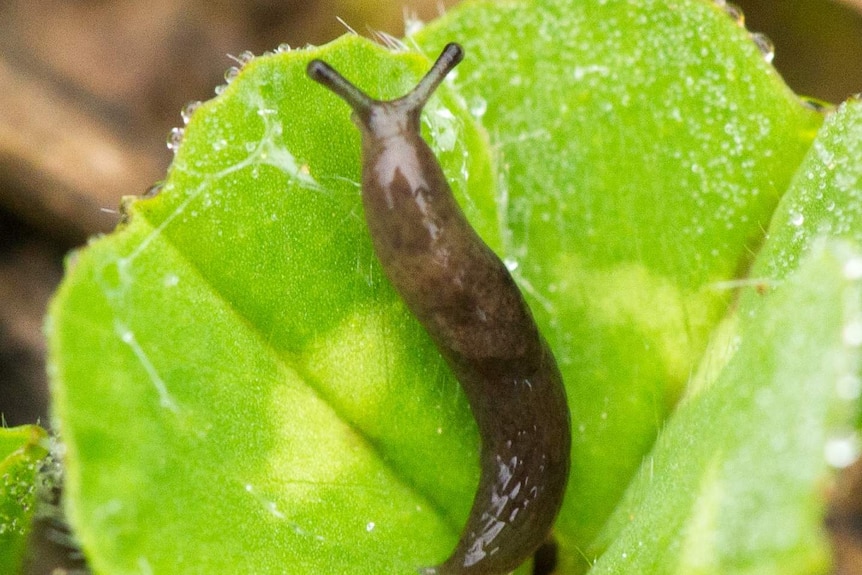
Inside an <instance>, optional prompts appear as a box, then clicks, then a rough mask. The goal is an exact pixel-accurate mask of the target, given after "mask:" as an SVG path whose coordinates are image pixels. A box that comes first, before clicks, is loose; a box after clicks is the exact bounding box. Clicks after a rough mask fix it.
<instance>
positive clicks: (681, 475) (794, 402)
mask: <svg viewBox="0 0 862 575" xmlns="http://www.w3.org/2000/svg"><path fill="white" fill-rule="evenodd" d="M859 158H862V102H860V101H851V102H848V103H846V104H845V105H843V106H842V107H841V108H840V109H839V110H838V112H836V113H834V114H833V115H832V116H831V117H830V118H829V119H828V120H827V122H826V124H825V126H824V127H823V130H822V131H821V132H820V134H819V135H818V137H817V139H816V140H815V142H814V145H813V146H812V148H811V150H810V151H809V153H808V155H807V156H806V158H805V160H804V161H803V163H802V165H801V166H800V167H799V170H798V171H797V173H796V175H795V177H794V179H793V181H792V183H791V186H790V188H789V190H788V192H787V194H786V195H785V196H784V198H783V199H782V201H781V204H780V205H779V206H778V209H777V210H776V212H775V215H774V217H773V221H772V224H771V225H770V227H769V230H768V233H767V240H766V243H765V244H764V246H763V249H762V250H761V252H760V254H759V256H758V259H757V261H756V262H755V264H754V267H753V270H752V276H751V277H750V278H748V280H747V281H746V282H744V284H745V287H744V293H743V294H742V297H741V299H740V303H739V308H738V310H737V311H736V312H735V313H734V314H733V315H732V316H730V317H729V318H728V320H727V322H726V324H725V326H724V327H723V328H722V329H720V330H717V331H716V332H715V337H714V339H713V342H712V344H711V346H710V349H709V351H708V352H707V354H706V356H705V358H704V359H703V361H702V364H701V370H700V372H699V373H698V377H697V378H695V380H694V382H693V383H692V385H691V386H690V387H689V389H688V395H687V396H686V398H685V400H684V401H683V403H682V405H681V406H680V408H679V409H678V410H677V411H676V412H675V413H674V415H673V417H672V418H671V419H670V420H669V423H668V425H667V428H666V429H665V430H664V431H663V432H662V435H661V436H660V438H659V441H658V442H657V445H656V448H655V450H654V451H653V453H652V454H651V455H650V456H649V458H647V460H646V461H645V462H644V464H643V465H642V467H641V470H640V473H639V475H638V477H637V478H636V480H635V481H634V483H633V484H632V486H631V487H630V488H629V490H628V492H627V495H626V498H625V499H624V500H623V502H622V504H620V505H619V506H618V508H617V510H616V513H615V516H614V518H613V520H612V521H611V522H610V524H609V526H608V528H607V529H606V532H605V533H604V534H603V537H602V543H603V544H609V548H608V549H607V551H606V552H605V553H604V555H603V556H602V557H601V559H600V560H599V562H598V564H597V565H596V567H595V568H594V569H593V570H592V571H591V573H597V574H609V573H618V574H628V573H655V574H664V573H668V574H683V573H685V574H689V573H697V574H700V573H703V574H713V573H714V574H737V573H739V574H742V573H758V574H776V575H779V574H780V575H784V574H799V575H809V574H820V573H824V574H825V573H829V572H831V571H830V560H829V545H828V542H827V540H826V537H825V533H824V529H823V517H824V514H825V509H826V500H825V498H826V493H827V491H828V490H827V486H829V485H830V481H831V479H832V477H833V475H834V470H835V469H838V468H841V467H844V466H846V465H849V464H850V463H852V462H853V461H854V460H855V458H856V457H858V454H859V439H858V433H857V429H856V425H857V421H858V415H859V398H860V393H862V383H860V365H862V364H860V359H862V354H860V348H862V283H861V282H862V251H860V249H859V246H860V245H862V162H860V160H859Z"/></svg>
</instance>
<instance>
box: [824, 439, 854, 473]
mask: <svg viewBox="0 0 862 575" xmlns="http://www.w3.org/2000/svg"><path fill="white" fill-rule="evenodd" d="M823 455H824V456H825V457H826V463H828V464H829V465H831V466H833V467H838V468H844V467H847V466H848V465H850V464H851V463H853V462H854V461H856V458H857V457H858V455H859V442H858V440H857V438H856V433H855V432H850V433H848V434H847V435H842V436H838V437H831V438H829V439H827V440H826V445H825V446H824V448H823Z"/></svg>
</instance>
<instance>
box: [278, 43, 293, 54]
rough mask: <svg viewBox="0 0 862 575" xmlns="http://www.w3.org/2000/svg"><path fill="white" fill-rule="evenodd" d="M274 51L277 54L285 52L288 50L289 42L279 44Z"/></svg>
mask: <svg viewBox="0 0 862 575" xmlns="http://www.w3.org/2000/svg"><path fill="white" fill-rule="evenodd" d="M275 51H276V52H278V53H279V54H285V53H287V52H290V44H288V43H287V42H284V43H282V44H279V45H278V48H276V49H275Z"/></svg>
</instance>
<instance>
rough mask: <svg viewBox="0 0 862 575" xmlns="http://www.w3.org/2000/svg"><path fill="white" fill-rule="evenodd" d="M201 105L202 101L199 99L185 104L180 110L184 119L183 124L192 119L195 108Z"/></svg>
mask: <svg viewBox="0 0 862 575" xmlns="http://www.w3.org/2000/svg"><path fill="white" fill-rule="evenodd" d="M200 107H201V102H200V101H199V100H193V101H191V102H189V103H187V104H186V105H185V106H183V109H182V110H180V116H181V117H182V119H183V124H188V123H189V120H191V119H192V114H194V113H195V110H197V109H198V108H200Z"/></svg>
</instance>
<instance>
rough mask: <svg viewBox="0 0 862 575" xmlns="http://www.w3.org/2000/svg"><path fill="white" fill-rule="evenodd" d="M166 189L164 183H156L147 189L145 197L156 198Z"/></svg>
mask: <svg viewBox="0 0 862 575" xmlns="http://www.w3.org/2000/svg"><path fill="white" fill-rule="evenodd" d="M168 147H170V146H168ZM164 187H165V183H164V182H156V183H155V184H153V185H152V186H150V187H149V188H147V191H146V192H144V195H143V197H145V198H155V197H156V196H158V195H159V194H161V193H162V188H164Z"/></svg>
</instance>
